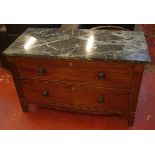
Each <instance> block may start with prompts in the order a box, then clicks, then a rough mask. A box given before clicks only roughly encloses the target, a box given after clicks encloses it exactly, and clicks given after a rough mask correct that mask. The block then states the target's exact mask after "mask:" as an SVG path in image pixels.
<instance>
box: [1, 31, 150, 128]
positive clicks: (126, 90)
mask: <svg viewBox="0 0 155 155" xmlns="http://www.w3.org/2000/svg"><path fill="white" fill-rule="evenodd" d="M3 55H4V56H5V57H6V60H7V64H8V67H9V69H10V70H11V72H12V75H13V78H14V82H15V85H16V89H17V92H18V96H19V99H20V103H21V107H22V110H23V111H25V112H26V111H28V105H29V104H36V105H39V106H44V107H51V108H55V109H58V110H67V111H73V112H79V113H88V114H111V115H122V116H124V117H127V118H128V121H129V124H130V125H132V124H133V121H134V116H135V112H136V107H137V101H138V94H139V89H140V84H141V79H142V74H143V70H144V64H145V63H148V62H150V57H149V55H148V53H147V46H146V42H145V39H144V36H143V33H140V32H125V31H118V32H114V31H100V30H99V31H89V30H76V31H62V32H59V31H57V30H56V29H28V30H27V31H26V32H25V33H24V34H23V35H21V36H20V37H19V38H18V39H17V40H16V41H15V42H14V43H13V44H12V45H11V46H10V47H9V48H8V49H7V50H6V51H4V53H3Z"/></svg>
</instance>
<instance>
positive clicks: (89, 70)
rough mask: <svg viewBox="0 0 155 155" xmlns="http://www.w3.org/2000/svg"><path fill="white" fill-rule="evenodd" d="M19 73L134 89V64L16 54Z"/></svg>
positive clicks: (41, 77) (19, 75)
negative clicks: (22, 56) (30, 56)
mask: <svg viewBox="0 0 155 155" xmlns="http://www.w3.org/2000/svg"><path fill="white" fill-rule="evenodd" d="M14 63H15V66H16V72H17V75H16V76H18V77H21V78H29V79H39V80H55V81H72V82H79V83H81V82H82V83H87V84H95V85H98V86H103V87H112V88H113V87H114V88H115V87H116V88H122V89H131V87H132V81H133V65H132V64H128V63H112V62H102V61H84V60H63V59H49V58H44V59H43V58H42V59H40V58H16V59H15V61H14Z"/></svg>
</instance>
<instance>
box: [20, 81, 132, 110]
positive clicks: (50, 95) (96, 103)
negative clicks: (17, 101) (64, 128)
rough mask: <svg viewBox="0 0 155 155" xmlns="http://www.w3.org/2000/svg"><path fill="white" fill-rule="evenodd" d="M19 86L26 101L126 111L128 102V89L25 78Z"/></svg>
mask: <svg viewBox="0 0 155 155" xmlns="http://www.w3.org/2000/svg"><path fill="white" fill-rule="evenodd" d="M21 86H22V90H23V93H22V94H23V96H22V98H23V99H24V100H26V101H27V102H33V103H40V104H54V105H57V106H58V107H59V106H60V105H61V106H64V107H71V108H81V109H84V108H87V109H90V110H93V109H94V110H105V111H126V110H127V109H128V104H129V96H130V92H128V91H119V90H116V89H104V88H102V87H99V88H95V87H88V86H87V87H86V86H83V85H78V84H73V83H67V84H66V83H64V82H59V83H58V82H57V83H54V82H44V83H39V82H32V81H26V80H23V81H21Z"/></svg>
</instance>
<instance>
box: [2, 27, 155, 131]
mask: <svg viewBox="0 0 155 155" xmlns="http://www.w3.org/2000/svg"><path fill="white" fill-rule="evenodd" d="M150 27H151V25H150ZM152 27H153V26H152ZM143 28H144V30H145V32H146V33H150V31H148V29H149V28H147V27H146V25H143ZM152 29H153V30H155V26H154V27H153V28H152ZM152 29H151V28H150V30H152ZM147 41H148V45H149V50H150V55H151V57H152V60H153V63H155V59H154V58H155V44H154V43H155V39H154V40H153V39H152V38H148V39H147ZM0 129H60V130H61V129H68V130H69V129H99V130H100V129H108V130H109V129H111V130H112V129H116V130H117V129H155V67H154V65H150V66H148V67H147V68H146V70H145V72H144V76H143V80H142V85H141V90H140V95H139V101H138V108H137V114H136V118H135V123H134V126H133V127H132V128H129V127H128V125H127V120H126V119H124V118H122V117H116V116H95V115H82V114H75V113H69V112H62V111H56V110H52V109H43V108H37V109H36V108H35V107H33V106H31V107H30V112H28V113H23V112H22V110H21V107H20V104H19V100H18V97H17V93H16V90H15V86H14V82H13V79H12V77H11V74H10V73H9V71H8V70H4V69H2V68H0Z"/></svg>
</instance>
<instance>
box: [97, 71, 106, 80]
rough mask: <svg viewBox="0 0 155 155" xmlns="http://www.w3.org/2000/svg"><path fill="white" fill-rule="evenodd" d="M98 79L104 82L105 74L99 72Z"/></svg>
mask: <svg viewBox="0 0 155 155" xmlns="http://www.w3.org/2000/svg"><path fill="white" fill-rule="evenodd" d="M98 78H99V79H100V80H104V79H105V73H103V72H100V73H99V74H98Z"/></svg>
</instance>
